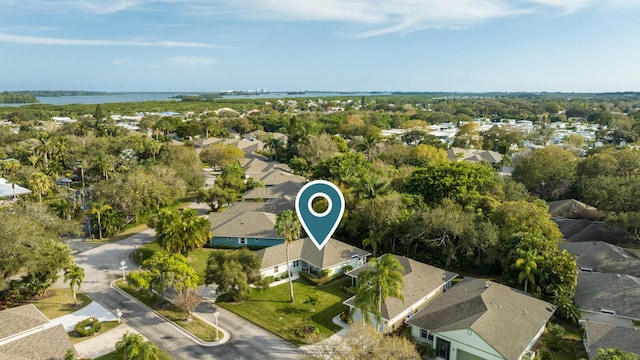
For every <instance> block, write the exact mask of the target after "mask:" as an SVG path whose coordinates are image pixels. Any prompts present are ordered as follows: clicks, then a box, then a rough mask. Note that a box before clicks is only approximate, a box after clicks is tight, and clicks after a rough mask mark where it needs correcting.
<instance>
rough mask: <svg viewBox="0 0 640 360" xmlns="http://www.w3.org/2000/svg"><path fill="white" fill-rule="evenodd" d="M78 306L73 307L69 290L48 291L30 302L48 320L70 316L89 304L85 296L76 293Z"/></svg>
mask: <svg viewBox="0 0 640 360" xmlns="http://www.w3.org/2000/svg"><path fill="white" fill-rule="evenodd" d="M76 297H77V299H78V306H74V305H73V295H72V294H71V290H70V289H49V290H47V292H46V293H45V295H44V296H43V297H41V298H39V299H37V300H34V301H31V303H32V304H33V305H35V306H36V307H37V308H38V310H40V311H41V312H42V313H43V314H44V315H45V316H46V317H47V318H48V319H49V320H51V319H55V318H57V317H60V316H64V315H68V314H71V313H72V312H76V311H78V310H80V309H82V308H83V307H85V306H87V305H89V304H90V303H91V299H89V297H88V296H87V295H84V294H81V293H77V294H76Z"/></svg>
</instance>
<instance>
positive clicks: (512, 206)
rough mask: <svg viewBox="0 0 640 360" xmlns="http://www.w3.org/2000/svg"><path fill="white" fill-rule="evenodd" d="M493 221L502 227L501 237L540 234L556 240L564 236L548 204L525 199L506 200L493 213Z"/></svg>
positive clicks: (503, 238)
mask: <svg viewBox="0 0 640 360" xmlns="http://www.w3.org/2000/svg"><path fill="white" fill-rule="evenodd" d="M490 219H491V222H492V223H493V224H495V225H496V226H497V227H498V228H499V229H500V239H501V240H506V239H508V238H509V237H510V236H512V235H514V234H516V233H519V232H524V233H530V234H533V235H539V236H542V237H544V238H545V239H548V240H550V241H553V242H556V243H557V241H559V240H560V239H561V238H562V233H561V232H560V229H558V225H557V224H556V223H555V222H553V221H552V220H551V216H550V215H549V212H548V208H547V205H546V204H544V203H542V202H539V201H538V202H528V201H525V200H519V201H506V202H503V203H502V204H500V205H499V206H498V207H497V208H496V209H495V210H494V212H493V214H491V217H490Z"/></svg>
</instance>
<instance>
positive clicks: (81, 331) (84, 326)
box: [76, 317, 102, 336]
mask: <svg viewBox="0 0 640 360" xmlns="http://www.w3.org/2000/svg"><path fill="white" fill-rule="evenodd" d="M101 327H102V324H101V323H100V321H99V320H98V319H97V318H95V317H90V318H87V319H84V320H82V321H80V322H79V323H77V324H76V332H77V333H78V335H80V336H92V335H93V334H95V333H97V332H98V331H100V328H101Z"/></svg>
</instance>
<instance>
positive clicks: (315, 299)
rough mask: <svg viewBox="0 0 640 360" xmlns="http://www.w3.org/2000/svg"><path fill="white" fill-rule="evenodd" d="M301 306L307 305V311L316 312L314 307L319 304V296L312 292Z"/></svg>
mask: <svg viewBox="0 0 640 360" xmlns="http://www.w3.org/2000/svg"><path fill="white" fill-rule="evenodd" d="M303 304H305V305H309V307H310V309H309V311H311V312H314V311H316V306H318V305H319V304H320V296H318V293H317V292H313V293H311V294H309V295H307V299H306V300H305V301H304V302H303Z"/></svg>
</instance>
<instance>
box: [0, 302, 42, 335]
mask: <svg viewBox="0 0 640 360" xmlns="http://www.w3.org/2000/svg"><path fill="white" fill-rule="evenodd" d="M48 322H49V319H47V317H46V316H44V314H43V313H41V312H40V310H38V309H37V308H36V307H35V306H34V305H33V304H27V305H22V306H17V307H14V308H10V309H6V310H2V311H0V324H2V326H0V340H2V339H4V338H6V337H9V336H11V335H14V334H18V333H21V332H23V331H27V330H30V329H33V328H35V327H38V326H42V325H44V324H46V323H48Z"/></svg>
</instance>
